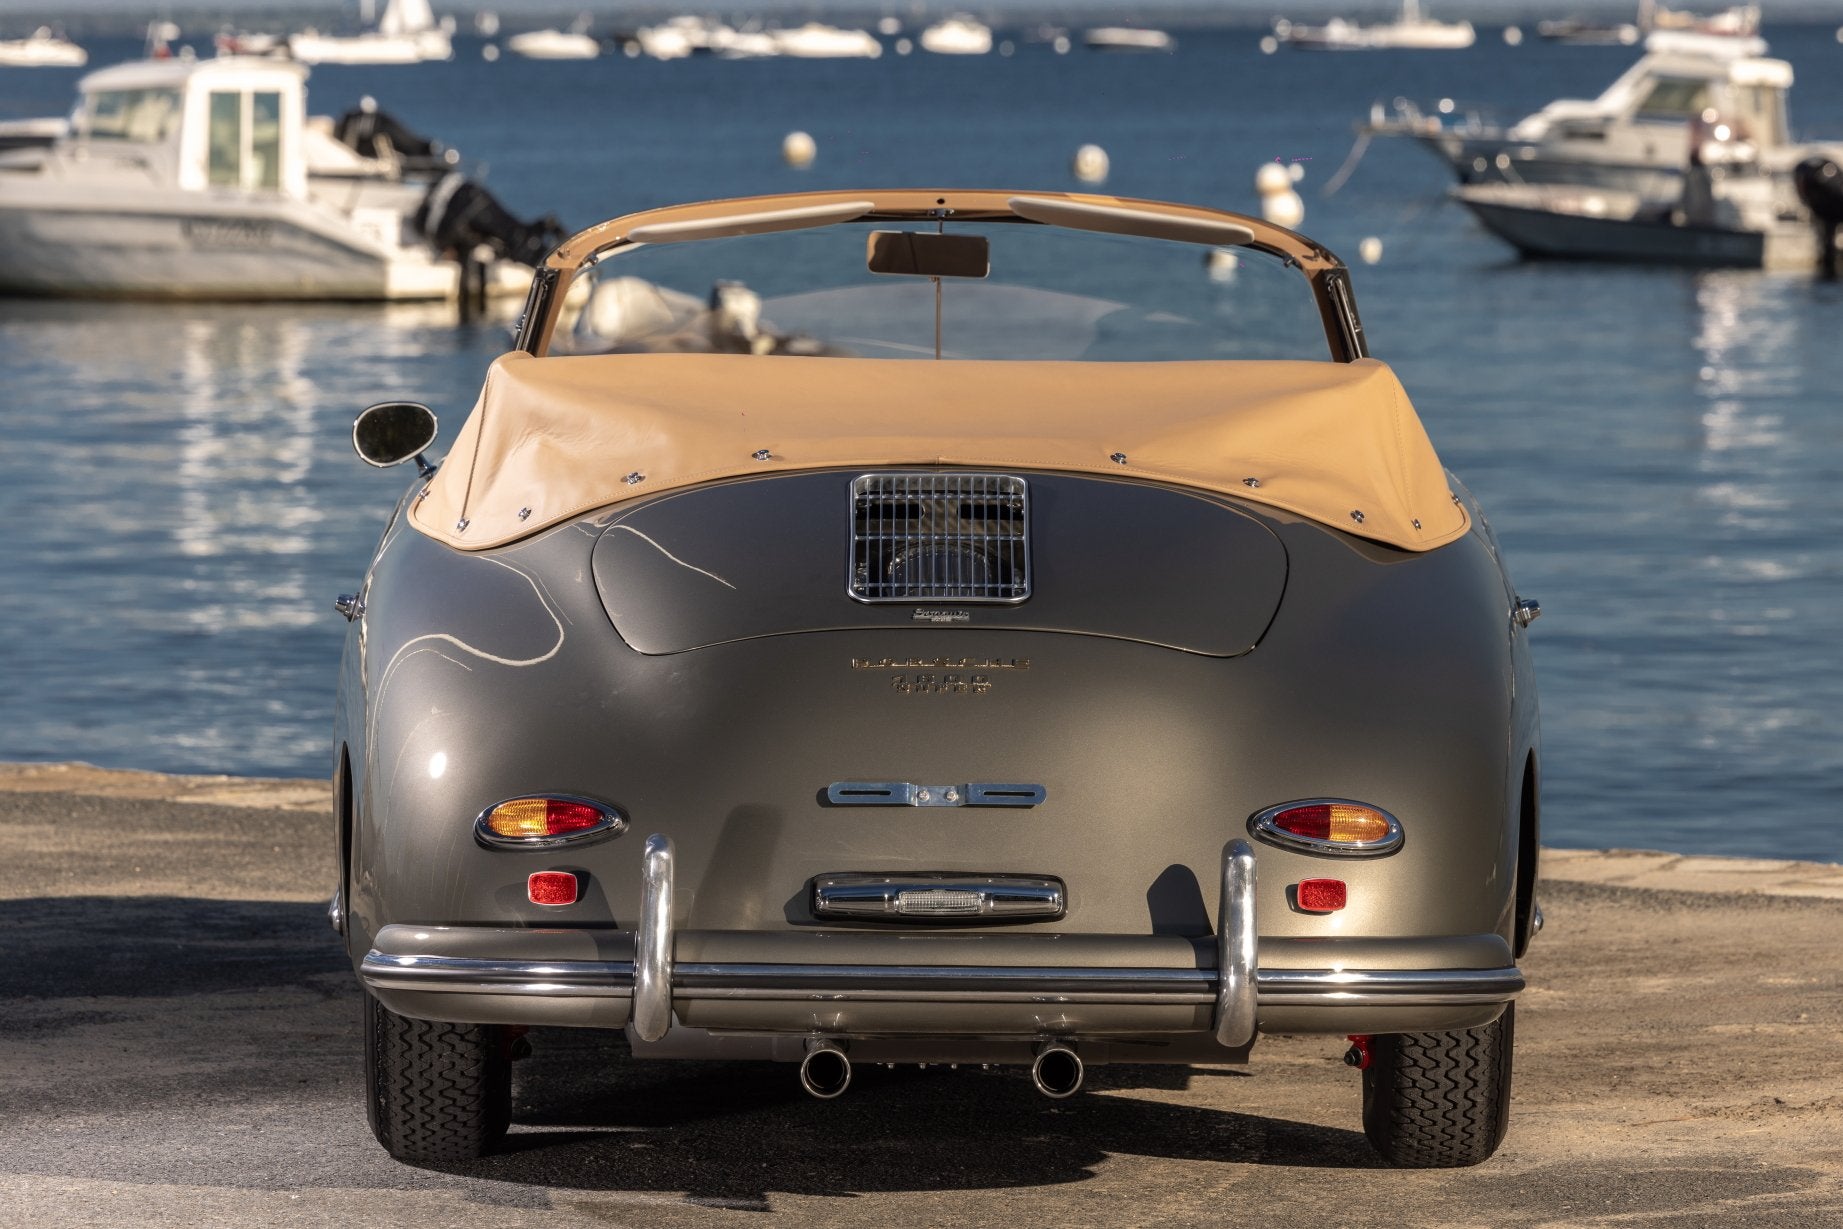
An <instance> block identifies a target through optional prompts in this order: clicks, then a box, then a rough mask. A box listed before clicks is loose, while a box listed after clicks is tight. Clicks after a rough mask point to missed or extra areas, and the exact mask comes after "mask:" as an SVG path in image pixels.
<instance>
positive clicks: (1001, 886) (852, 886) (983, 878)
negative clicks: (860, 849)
mask: <svg viewBox="0 0 1843 1229" xmlns="http://www.w3.org/2000/svg"><path fill="white" fill-rule="evenodd" d="M1066 900H1067V895H1066V893H1065V891H1064V889H1063V886H1062V880H1060V879H1057V878H1056V877H1055V876H1053V875H965V874H959V873H956V872H953V871H911V872H908V873H906V874H903V873H896V874H879V873H874V872H865V873H860V872H838V873H834V874H829V875H816V876H814V878H813V896H812V902H813V915H814V916H815V917H840V918H868V919H870V920H873V921H885V922H910V921H913V922H929V921H942V922H949V923H953V922H964V921H966V920H967V919H969V918H975V919H976V918H986V919H993V920H999V921H1003V920H1006V919H1038V920H1053V919H1055V918H1059V917H1061V916H1062V915H1063V913H1064V911H1065V902H1066Z"/></svg>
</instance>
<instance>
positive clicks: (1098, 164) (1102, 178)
mask: <svg viewBox="0 0 1843 1229" xmlns="http://www.w3.org/2000/svg"><path fill="white" fill-rule="evenodd" d="M1109 165H1110V164H1109V162H1108V159H1107V151H1106V150H1104V149H1102V148H1101V147H1100V146H1099V145H1084V146H1082V147H1081V148H1080V149H1078V150H1076V151H1075V157H1074V158H1073V159H1072V160H1071V162H1070V164H1069V169H1071V170H1073V171H1074V172H1075V178H1077V179H1079V180H1081V181H1082V182H1083V183H1104V182H1106V179H1107V171H1108V169H1109Z"/></svg>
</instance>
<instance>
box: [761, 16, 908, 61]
mask: <svg viewBox="0 0 1843 1229" xmlns="http://www.w3.org/2000/svg"><path fill="white" fill-rule="evenodd" d="M774 47H775V52H776V54H778V55H785V56H793V57H794V58H796V59H808V60H838V59H865V60H874V59H876V58H877V57H878V56H880V55H882V54H883V44H882V43H880V42H878V41H877V36H876V35H874V34H872V33H871V32H870V31H868V30H841V29H840V28H839V27H837V26H828V25H825V24H823V23H822V22H817V21H809V22H807V23H806V24H805V25H803V26H795V27H794V28H793V29H791V30H776V31H774Z"/></svg>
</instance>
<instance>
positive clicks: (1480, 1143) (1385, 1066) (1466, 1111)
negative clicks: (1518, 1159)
mask: <svg viewBox="0 0 1843 1229" xmlns="http://www.w3.org/2000/svg"><path fill="white" fill-rule="evenodd" d="M1515 1011H1516V1007H1515V1005H1514V1004H1512V1005H1511V1006H1509V1007H1506V1008H1505V1009H1504V1014H1503V1015H1501V1016H1499V1017H1498V1018H1497V1019H1496V1020H1494V1021H1492V1022H1491V1023H1490V1024H1486V1025H1482V1026H1480V1027H1478V1028H1469V1029H1456V1030H1453V1031H1451V1032H1431V1033H1395V1034H1390V1035H1386V1036H1378V1037H1376V1038H1375V1039H1374V1040H1373V1041H1372V1042H1371V1046H1370V1054H1371V1059H1370V1066H1369V1069H1368V1070H1366V1071H1365V1072H1364V1073H1363V1131H1364V1134H1365V1135H1367V1136H1368V1137H1369V1141H1370V1143H1371V1144H1372V1145H1373V1146H1374V1147H1375V1149H1376V1151H1377V1152H1379V1153H1381V1154H1382V1156H1383V1158H1384V1159H1385V1160H1387V1161H1388V1162H1389V1163H1390V1164H1392V1165H1397V1166H1400V1167H1402V1168H1405V1169H1452V1168H1458V1167H1461V1166H1467V1165H1476V1164H1478V1163H1479V1162H1481V1161H1484V1160H1486V1159H1488V1158H1489V1157H1490V1156H1491V1154H1492V1153H1494V1152H1496V1151H1497V1148H1498V1145H1499V1144H1501V1143H1502V1142H1503V1140H1504V1134H1505V1131H1506V1129H1507V1128H1508V1126H1509V1121H1510V1077H1511V1059H1512V1053H1513V1051H1514V1049H1515V1034H1516V1021H1515Z"/></svg>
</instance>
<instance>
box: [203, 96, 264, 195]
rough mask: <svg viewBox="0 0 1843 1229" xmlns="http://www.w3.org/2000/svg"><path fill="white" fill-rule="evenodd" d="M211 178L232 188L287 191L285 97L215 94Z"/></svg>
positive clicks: (208, 146) (209, 150)
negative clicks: (284, 179)
mask: <svg viewBox="0 0 1843 1229" xmlns="http://www.w3.org/2000/svg"><path fill="white" fill-rule="evenodd" d="M210 119H211V126H210V138H209V140H208V141H207V143H206V178H207V180H208V181H209V182H211V183H213V184H217V185H221V186H224V187H230V188H268V189H278V188H280V187H281V186H282V96H281V95H280V94H278V93H274V92H266V91H265V92H257V93H242V92H238V93H230V92H219V91H214V92H213V93H212V95H211V107H210Z"/></svg>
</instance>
